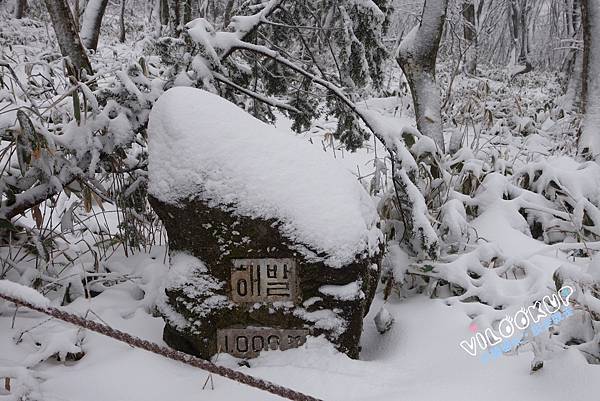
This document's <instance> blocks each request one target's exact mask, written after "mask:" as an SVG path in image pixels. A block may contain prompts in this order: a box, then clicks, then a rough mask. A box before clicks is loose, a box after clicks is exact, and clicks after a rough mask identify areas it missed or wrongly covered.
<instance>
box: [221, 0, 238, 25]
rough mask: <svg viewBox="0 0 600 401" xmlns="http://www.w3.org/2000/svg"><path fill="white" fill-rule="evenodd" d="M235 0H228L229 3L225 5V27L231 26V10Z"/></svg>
mask: <svg viewBox="0 0 600 401" xmlns="http://www.w3.org/2000/svg"><path fill="white" fill-rule="evenodd" d="M234 1H235V0H227V4H226V5H225V14H223V29H225V28H227V27H228V26H229V23H230V22H231V11H232V10H233V2H234Z"/></svg>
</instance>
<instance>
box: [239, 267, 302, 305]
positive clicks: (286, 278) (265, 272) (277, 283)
mask: <svg viewBox="0 0 600 401" xmlns="http://www.w3.org/2000/svg"><path fill="white" fill-rule="evenodd" d="M232 262H233V267H232V268H231V300H232V301H233V302H236V303H255V302H277V301H280V302H286V301H291V302H293V303H294V304H296V303H297V301H298V299H299V285H298V272H297V270H296V261H295V260H294V259H291V258H285V259H272V258H269V259H233V260H232Z"/></svg>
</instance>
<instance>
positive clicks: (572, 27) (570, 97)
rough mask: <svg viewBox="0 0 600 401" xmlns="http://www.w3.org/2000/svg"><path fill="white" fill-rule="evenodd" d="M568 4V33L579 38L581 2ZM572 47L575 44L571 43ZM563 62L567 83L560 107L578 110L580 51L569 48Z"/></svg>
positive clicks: (579, 106) (581, 62)
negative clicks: (565, 59)
mask: <svg viewBox="0 0 600 401" xmlns="http://www.w3.org/2000/svg"><path fill="white" fill-rule="evenodd" d="M568 6H570V7H572V8H571V9H569V8H567V16H568V17H569V19H568V24H569V25H568V28H569V33H570V35H571V37H572V38H573V39H574V40H575V39H579V40H581V38H582V35H581V2H580V0H573V1H572V2H571V3H570V4H568ZM573 47H575V46H574V45H573ZM565 64H566V67H565V68H564V69H563V72H564V73H565V74H566V75H567V77H568V83H567V90H566V91H565V96H564V101H563V104H562V108H563V110H565V111H572V110H576V111H579V110H580V109H581V97H580V95H581V89H582V75H583V54H582V51H581V50H580V49H576V48H573V49H572V50H570V51H569V55H568V57H567V61H566V63H565Z"/></svg>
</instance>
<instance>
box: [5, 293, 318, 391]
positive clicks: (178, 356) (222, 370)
mask: <svg viewBox="0 0 600 401" xmlns="http://www.w3.org/2000/svg"><path fill="white" fill-rule="evenodd" d="M0 298H2V299H5V300H7V301H9V302H13V303H15V304H17V305H22V306H24V307H26V308H29V309H33V310H35V311H38V312H41V313H44V314H46V315H49V316H52V317H55V318H56V319H59V320H62V321H65V322H68V323H71V324H74V325H75V326H79V327H83V328H85V329H88V330H92V331H95V332H96V333H100V334H103V335H105V336H108V337H111V338H114V339H115V340H119V341H121V342H124V343H126V344H129V345H131V346H133V347H136V348H141V349H144V350H146V351H149V352H153V353H155V354H158V355H162V356H164V357H166V358H169V359H172V360H174V361H179V362H183V363H185V364H186V365H190V366H194V367H196V368H200V369H204V370H206V371H207V372H211V373H214V374H216V375H219V376H223V377H226V378H227V379H231V380H234V381H236V382H239V383H242V384H245V385H247V386H250V387H254V388H257V389H260V390H263V391H266V392H269V393H271V394H275V395H278V396H280V397H283V398H287V399H288V400H293V401H322V400H319V399H318V398H314V397H311V396H309V395H306V394H303V393H300V392H298V391H295V390H292V389H289V388H287V387H283V386H280V385H278V384H275V383H271V382H269V381H267V380H262V379H259V378H256V377H253V376H250V375H246V374H244V373H241V372H238V371H236V370H233V369H229V368H226V367H222V366H217V365H215V364H214V363H211V362H209V361H206V360H204V359H200V358H197V357H195V356H192V355H188V354H185V353H183V352H180V351H176V350H173V349H170V348H167V347H162V346H160V345H158V344H155V343H152V342H150V341H146V340H142V339H141V338H137V337H134V336H132V335H131V334H127V333H124V332H122V331H119V330H116V329H113V328H112V327H109V326H107V325H104V324H101V323H97V322H94V321H92V320H88V319H84V318H82V317H81V316H77V315H74V314H72V313H68V312H65V311H63V310H60V309H58V308H53V307H43V306H41V305H34V304H32V303H29V302H27V301H25V300H23V299H18V298H14V297H12V296H8V295H5V294H2V293H0Z"/></svg>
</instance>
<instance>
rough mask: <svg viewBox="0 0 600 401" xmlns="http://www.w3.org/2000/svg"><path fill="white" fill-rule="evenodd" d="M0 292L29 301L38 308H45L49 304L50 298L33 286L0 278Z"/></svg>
mask: <svg viewBox="0 0 600 401" xmlns="http://www.w3.org/2000/svg"><path fill="white" fill-rule="evenodd" d="M0 294H2V295H5V296H7V297H11V298H15V299H18V300H21V301H25V302H29V303H30V304H32V305H34V306H37V307H38V308H47V307H48V306H50V300H49V299H48V298H46V297H44V296H43V295H42V294H40V293H39V292H37V291H36V290H34V289H33V288H30V287H26V286H24V285H21V284H17V283H15V282H12V281H8V280H0Z"/></svg>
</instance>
